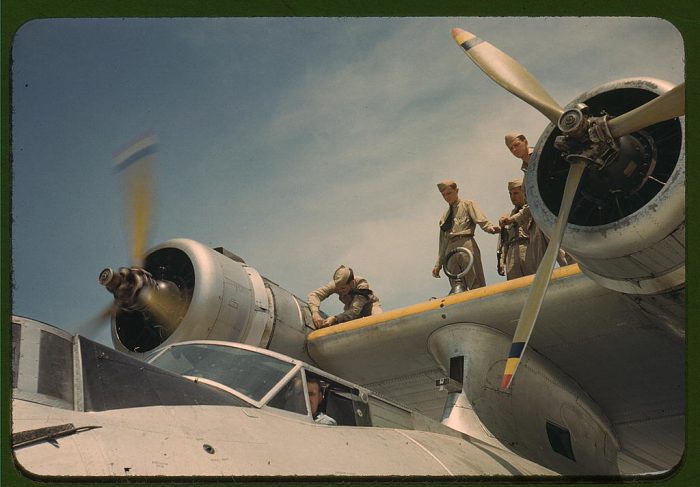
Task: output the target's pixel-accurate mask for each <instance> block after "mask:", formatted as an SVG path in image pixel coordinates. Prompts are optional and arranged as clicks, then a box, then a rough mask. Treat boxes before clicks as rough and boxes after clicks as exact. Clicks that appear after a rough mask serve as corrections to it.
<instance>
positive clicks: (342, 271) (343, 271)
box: [333, 265, 353, 287]
mask: <svg viewBox="0 0 700 487" xmlns="http://www.w3.org/2000/svg"><path fill="white" fill-rule="evenodd" d="M352 277H353V273H352V269H350V268H349V267H345V266H344V265H341V266H340V267H338V268H337V269H336V270H335V272H334V273H333V282H334V283H335V286H336V287H338V286H342V285H344V284H347V283H348V281H350V279H352Z"/></svg>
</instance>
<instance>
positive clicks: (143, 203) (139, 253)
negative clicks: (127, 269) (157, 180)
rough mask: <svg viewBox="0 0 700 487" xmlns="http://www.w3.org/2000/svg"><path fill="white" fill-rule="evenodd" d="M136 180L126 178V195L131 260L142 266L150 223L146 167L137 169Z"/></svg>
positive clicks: (150, 188)
mask: <svg viewBox="0 0 700 487" xmlns="http://www.w3.org/2000/svg"><path fill="white" fill-rule="evenodd" d="M139 169H140V171H139V173H140V174H139V176H138V178H128V179H130V180H131V183H129V184H128V189H127V194H129V196H130V201H131V205H132V206H131V225H132V227H131V239H132V240H131V260H132V262H134V263H135V264H136V265H139V266H140V265H142V264H143V257H144V255H145V253H146V245H147V244H148V233H149V227H150V222H151V201H150V195H151V191H152V184H151V178H150V171H149V170H148V168H147V167H143V168H139Z"/></svg>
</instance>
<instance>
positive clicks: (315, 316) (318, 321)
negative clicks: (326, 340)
mask: <svg viewBox="0 0 700 487" xmlns="http://www.w3.org/2000/svg"><path fill="white" fill-rule="evenodd" d="M311 319H312V320H313V322H314V326H315V327H316V328H323V317H322V316H321V314H320V313H319V312H317V311H315V312H313V313H311Z"/></svg>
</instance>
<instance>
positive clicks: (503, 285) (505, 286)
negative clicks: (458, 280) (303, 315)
mask: <svg viewBox="0 0 700 487" xmlns="http://www.w3.org/2000/svg"><path fill="white" fill-rule="evenodd" d="M580 273H581V269H579V266H578V264H572V265H568V266H565V267H560V268H558V269H555V270H554V272H553V273H552V277H551V280H552V281H556V280H557V279H562V278H565V277H570V276H574V275H576V274H580ZM534 278H535V276H534V275H531V276H525V277H519V278H517V279H512V280H510V281H504V282H500V283H498V284H491V285H490V286H485V287H480V288H477V289H472V290H469V291H465V292H462V293H457V294H450V295H449V296H445V297H444V298H440V299H433V300H431V301H425V302H423V303H418V304H414V305H411V306H407V307H405V308H399V309H395V310H391V311H385V312H383V313H380V314H378V315H373V316H367V317H365V318H358V319H356V320H352V321H346V322H345V323H341V324H339V325H333V326H329V327H327V328H321V329H320V330H315V331H312V332H311V333H309V334H308V335H307V336H306V339H307V341H310V342H311V341H314V340H320V339H322V338H324V337H328V336H331V335H337V334H339V333H345V332H350V331H354V330H359V329H362V328H368V327H371V326H377V325H381V324H383V323H386V322H387V321H391V320H395V319H398V318H405V317H407V316H413V315H417V314H420V313H424V312H426V311H431V310H437V309H442V310H446V308H447V307H448V306H451V305H454V304H459V303H465V302H468V301H475V300H477V299H484V298H488V297H492V296H496V295H499V294H503V293H507V292H510V291H514V290H517V289H522V288H526V287H528V286H530V285H531V284H532V280H533V279H534Z"/></svg>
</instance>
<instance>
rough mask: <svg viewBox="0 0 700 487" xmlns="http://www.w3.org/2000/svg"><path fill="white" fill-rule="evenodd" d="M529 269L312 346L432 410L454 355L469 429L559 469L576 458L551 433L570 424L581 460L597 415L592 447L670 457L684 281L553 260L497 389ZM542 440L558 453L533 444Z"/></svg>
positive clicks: (635, 468)
mask: <svg viewBox="0 0 700 487" xmlns="http://www.w3.org/2000/svg"><path fill="white" fill-rule="evenodd" d="M532 279H533V276H528V277H524V278H520V279H515V280H512V281H508V282H504V283H500V284H495V285H492V286H487V287H485V288H480V289H475V290H471V291H467V292H464V293H460V294H454V295H451V296H448V297H445V298H441V299H434V300H431V301H428V302H425V303H421V304H418V305H414V306H410V307H407V308H402V309H398V310H393V311H388V312H385V313H383V314H380V315H375V316H370V317H367V318H362V319H359V320H355V321H351V322H348V323H343V324H341V325H338V326H334V327H330V328H326V329H321V330H316V331H314V332H312V333H311V334H310V335H309V336H308V349H309V353H310V355H311V356H312V357H313V359H314V360H315V361H316V362H317V363H318V364H319V366H320V367H322V368H323V369H325V370H328V371H330V372H332V373H334V374H336V375H338V376H341V377H345V378H347V379H348V380H352V381H353V382H356V383H359V384H362V385H364V386H367V387H368V388H370V389H372V390H374V391H377V392H379V393H381V394H383V395H385V396H387V397H388V398H391V399H393V400H395V401H398V402H400V403H403V404H405V405H406V406H408V407H410V408H413V409H416V410H418V411H420V412H422V413H423V414H426V415H428V416H430V417H433V418H436V419H441V418H442V419H445V418H443V409H444V408H445V405H446V401H448V391H447V390H442V391H441V390H439V389H438V387H436V384H435V381H436V380H437V379H441V378H444V377H446V376H452V377H453V379H454V378H455V368H456V367H454V366H455V364H456V362H455V359H459V361H458V362H459V363H457V365H458V367H457V368H459V367H461V369H459V371H458V372H457V377H460V375H459V374H460V373H461V374H462V375H461V377H462V382H463V384H458V386H460V387H461V390H462V394H463V395H464V396H465V398H464V399H466V403H465V404H464V405H463V406H464V408H466V409H468V410H471V412H473V414H472V416H475V417H476V418H478V419H474V421H475V422H476V423H478V424H477V426H474V425H472V426H469V427H468V430H467V431H466V432H468V433H469V434H472V435H474V436H481V437H482V438H484V439H486V440H488V439H489V438H490V439H491V440H492V441H493V442H498V443H501V444H504V445H506V446H508V447H509V448H512V449H514V450H515V451H516V452H519V453H521V454H523V455H524V456H526V457H529V458H530V459H534V460H535V461H538V462H539V463H542V464H544V465H547V466H549V468H553V469H554V470H558V468H557V467H559V471H561V470H567V465H568V463H572V461H571V460H572V459H571V458H569V459H567V458H565V457H566V452H565V451H564V452H562V451H556V450H557V444H556V443H557V441H558V440H557V439H556V437H557V435H558V434H559V436H561V437H563V438H564V439H565V440H566V437H565V434H564V433H561V432H562V431H564V432H566V433H569V432H570V438H569V442H570V443H573V445H574V448H573V451H572V452H571V455H570V456H571V457H574V458H573V461H574V462H581V461H582V460H581V458H582V457H583V454H582V453H581V452H582V451H583V448H582V447H579V453H578V454H577V448H576V441H577V440H580V439H581V438H582V437H585V436H586V435H589V436H590V435H591V433H590V431H589V430H587V429H586V428H588V426H586V425H589V424H596V425H598V426H597V427H598V428H600V429H601V430H602V431H603V437H604V438H605V440H604V443H605V442H610V444H609V445H604V446H602V447H601V446H596V447H594V448H598V447H600V448H602V449H603V450H606V449H609V450H616V451H617V453H616V463H617V465H618V467H619V471H620V473H622V474H635V473H648V472H659V471H666V470H669V469H671V468H673V467H674V466H675V465H676V464H678V462H679V461H680V458H681V456H682V454H683V449H684V444H685V443H684V441H685V440H684V438H685V436H684V427H685V415H684V411H685V402H684V395H685V388H684V384H685V372H684V369H685V337H684V329H683V328H682V324H683V313H684V312H683V309H684V305H683V301H684V292H683V291H680V293H678V294H677V295H676V296H675V300H671V301H668V300H666V301H664V302H655V301H654V298H652V297H646V298H639V297H634V296H628V295H623V294H620V293H617V292H614V291H611V290H608V289H605V288H603V287H601V286H599V285H597V284H596V283H594V282H593V281H591V280H590V279H589V278H587V277H586V276H585V275H583V274H582V273H581V272H580V270H579V268H578V266H577V265H572V266H567V267H564V268H560V269H556V270H555V271H554V274H553V277H552V283H551V285H550V287H549V290H548V292H547V295H546V297H545V300H544V303H543V305H542V310H541V315H540V316H541V317H540V320H541V323H540V325H538V326H539V327H540V329H538V332H537V334H535V335H534V336H533V338H532V342H531V347H532V348H531V350H528V353H527V354H525V356H524V359H523V363H522V364H521V367H522V368H523V369H522V370H521V372H520V373H521V374H523V376H524V377H522V378H520V379H519V380H518V381H516V382H514V383H513V386H512V387H511V390H509V391H505V392H504V391H501V390H499V384H500V381H501V374H502V371H503V365H504V361H505V359H504V357H506V356H507V351H508V349H509V347H510V341H511V339H512V335H513V332H514V330H515V327H516V324H517V321H518V316H519V314H520V310H521V308H522V306H523V303H524V302H525V299H526V296H527V292H528V288H529V287H530V284H531V283H532ZM460 357H461V358H460ZM447 389H448V390H449V389H450V388H447ZM453 389H454V388H453ZM448 406H449V401H448ZM471 412H470V414H471ZM446 416H447V411H446V412H445V417H446ZM594 416H595V418H596V420H595V421H593V420H591V419H590V418H592V417H594ZM584 426H585V427H584ZM469 428H471V429H469ZM557 428H561V429H557ZM576 428H580V430H578V431H577V430H576ZM463 431H464V430H463ZM553 431H554V432H553ZM560 433H561V434H560ZM543 445H544V446H546V447H547V448H554V450H555V453H554V454H553V455H544V456H543V455H541V454H539V453H537V452H538V451H539V450H542V449H543ZM608 453H609V452H608V451H607V450H606V451H605V452H604V453H601V454H605V455H607V454H608ZM576 456H578V458H576ZM560 457H561V458H560ZM560 460H561V463H557V462H559V461H560ZM552 462H554V463H552ZM567 462H568V463H567ZM569 471H573V472H579V473H580V472H581V471H580V470H576V469H573V470H569ZM584 472H585V469H584ZM592 473H595V472H592Z"/></svg>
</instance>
